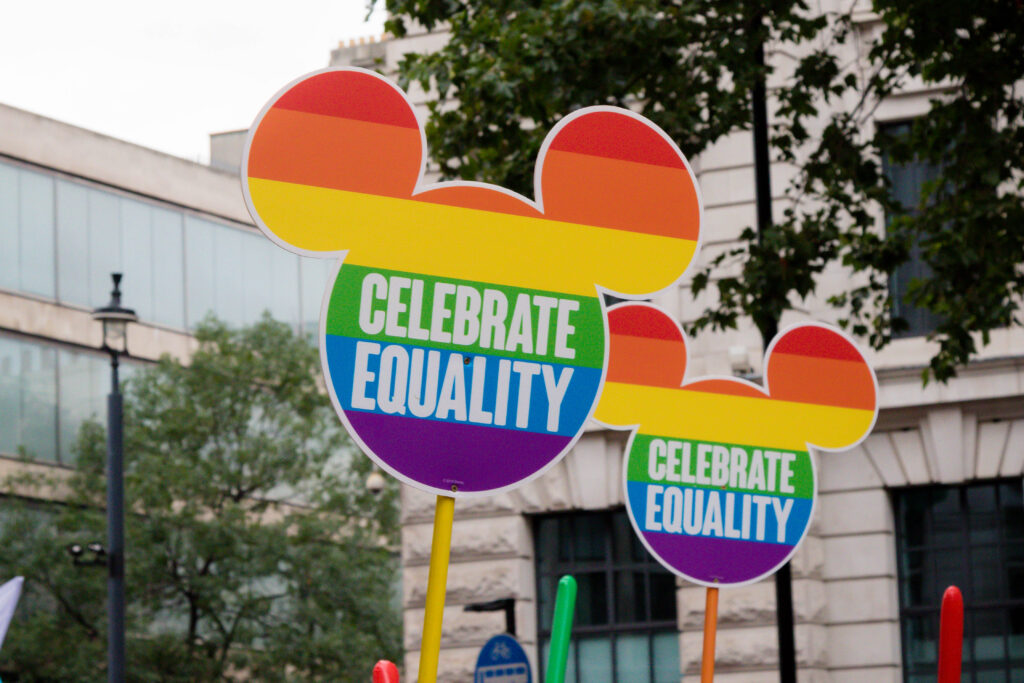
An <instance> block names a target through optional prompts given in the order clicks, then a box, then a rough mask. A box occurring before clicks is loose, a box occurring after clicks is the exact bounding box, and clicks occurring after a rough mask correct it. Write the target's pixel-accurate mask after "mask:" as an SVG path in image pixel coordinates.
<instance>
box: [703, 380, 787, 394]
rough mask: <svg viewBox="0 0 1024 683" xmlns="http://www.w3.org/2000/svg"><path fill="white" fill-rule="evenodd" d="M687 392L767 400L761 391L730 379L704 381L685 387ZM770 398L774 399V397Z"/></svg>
mask: <svg viewBox="0 0 1024 683" xmlns="http://www.w3.org/2000/svg"><path fill="white" fill-rule="evenodd" d="M685 388H686V390H687V391H703V392H706V393H709V394H725V395H728V396H746V397H748V398H768V396H766V395H765V393H764V392H763V391H761V390H760V389H758V388H757V387H752V386H750V385H749V384H746V383H745V382H737V381H735V380H731V379H705V380H700V381H698V382H693V383H692V384H687V385H686V387H685ZM772 398H776V397H775V396H774V395H773V396H772Z"/></svg>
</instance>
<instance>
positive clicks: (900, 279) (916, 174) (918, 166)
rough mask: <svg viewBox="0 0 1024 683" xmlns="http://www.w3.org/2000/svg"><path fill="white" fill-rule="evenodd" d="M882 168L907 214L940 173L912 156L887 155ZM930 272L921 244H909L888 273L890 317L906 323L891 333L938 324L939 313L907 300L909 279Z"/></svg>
mask: <svg viewBox="0 0 1024 683" xmlns="http://www.w3.org/2000/svg"><path fill="white" fill-rule="evenodd" d="M879 128H880V130H881V132H882V133H884V134H885V135H887V136H888V137H891V138H900V137H904V136H906V135H909V133H910V123H908V122H904V123H890V124H885V125H882V126H879ZM882 171H883V172H884V173H885V177H886V178H888V180H889V183H890V184H891V186H892V194H893V199H895V200H896V201H897V202H898V203H899V204H900V206H902V207H903V211H904V212H906V213H907V214H910V215H913V214H915V213H917V207H918V204H920V202H921V191H922V188H923V187H924V184H925V183H926V182H929V181H931V180H935V179H936V178H937V177H938V175H939V169H938V167H936V166H933V165H931V164H929V163H927V162H924V161H918V160H915V161H913V162H910V163H905V164H897V163H894V162H893V161H892V160H891V159H890V158H889V157H888V156H884V157H883V158H882ZM892 218H893V217H892V216H886V224H888V223H890V222H891V221H892ZM931 274H932V270H931V268H930V267H929V266H928V264H927V262H925V260H924V257H923V255H922V253H921V245H920V244H918V243H917V242H915V243H914V244H913V245H911V248H910V254H909V256H908V258H907V261H906V263H903V264H902V265H900V266H899V267H898V268H896V270H895V271H894V272H893V273H892V274H891V275H890V276H889V294H890V296H891V297H892V302H893V311H892V313H893V317H894V318H902V319H903V320H905V321H906V323H907V329H905V330H899V331H898V332H894V333H893V336H894V337H896V338H901V337H920V336H923V335H926V334H928V333H929V332H931V331H932V330H934V329H935V328H936V326H937V325H938V323H939V320H940V319H939V316H937V315H935V314H934V313H932V312H931V311H929V310H927V309H925V308H919V307H917V306H913V305H911V304H909V303H907V301H906V296H907V292H908V291H909V289H910V283H911V282H913V281H914V280H919V279H922V278H927V277H930V276H931Z"/></svg>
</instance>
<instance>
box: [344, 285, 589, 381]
mask: <svg viewBox="0 0 1024 683" xmlns="http://www.w3.org/2000/svg"><path fill="white" fill-rule="evenodd" d="M370 274H378V275H379V276H382V277H383V280H384V281H386V283H387V284H386V285H384V287H386V288H388V289H391V288H392V287H393V286H394V283H399V284H400V285H401V286H400V287H399V288H397V289H395V290H394V291H396V292H398V296H397V298H395V300H394V301H390V300H389V299H388V298H384V299H381V298H379V295H380V294H383V293H384V291H383V289H382V288H379V287H377V288H374V289H372V290H371V289H368V290H367V293H368V294H367V301H368V303H369V310H368V311H365V312H364V318H365V319H370V318H371V317H372V319H373V320H375V321H384V320H385V319H386V315H387V312H388V307H389V305H391V307H392V312H393V313H394V315H393V320H392V321H391V323H392V325H398V326H399V328H400V329H403V330H405V333H404V334H400V335H389V334H388V328H387V327H385V328H384V329H382V330H380V331H379V332H376V331H375V333H374V334H368V333H367V331H366V330H364V329H363V328H362V327H361V326H360V310H359V309H360V305H361V303H362V301H363V298H364V297H363V284H364V280H365V278H366V277H367V276H368V275H370ZM392 278H404V279H399V280H393V279H392ZM377 281H378V282H383V281H382V280H380V278H378V279H377ZM439 283H442V284H445V285H452V287H448V288H447V290H445V289H444V288H442V290H441V292H442V294H443V296H440V295H439V296H437V297H435V287H436V286H437V285H438V284H439ZM459 287H469V288H472V290H473V292H475V294H476V296H474V297H473V301H470V300H469V299H468V298H466V299H463V298H461V294H460V293H458V288H459ZM453 290H455V291H453ZM462 291H463V292H464V293H468V294H472V292H468V291H467V290H462ZM387 294H391V292H387ZM521 296H525V297H526V299H525V301H524V303H525V304H528V306H529V311H530V316H529V319H528V321H527V320H526V319H525V316H524V320H522V321H521V322H522V325H521V326H519V325H514V324H513V320H512V319H513V317H514V311H515V310H516V303H517V302H518V301H519V300H520V297H521ZM417 298H418V299H419V300H420V302H419V305H415V299H417ZM435 298H440V299H442V300H443V306H440V307H439V311H440V312H442V315H440V316H438V319H437V321H436V322H437V323H439V324H435V320H434V313H435V311H434V300H435ZM460 301H464V302H467V304H466V305H469V306H478V307H480V308H482V309H483V311H482V313H481V312H478V313H477V314H476V315H466V316H463V317H464V318H465V320H463V321H462V325H461V329H462V330H463V331H465V330H470V331H472V330H473V328H474V327H475V328H476V329H477V330H480V329H483V330H485V331H486V337H487V344H486V345H482V344H481V343H480V340H481V335H480V333H479V332H477V334H476V335H475V339H474V342H473V343H471V344H456V343H454V342H445V341H439V340H437V339H419V338H416V337H415V336H413V335H412V334H411V332H410V330H411V329H412V327H417V328H418V329H420V330H425V331H429V332H430V333H431V336H435V335H434V334H433V333H434V332H435V331H436V330H434V329H432V328H433V327H437V328H438V329H439V330H440V331H441V332H442V333H444V334H446V335H449V336H451V335H453V333H454V328H455V325H456V318H457V317H458V316H457V313H456V309H457V308H458V306H459V302H460ZM502 308H504V309H505V310H504V315H501V313H502ZM410 309H415V311H413V310H410ZM524 310H525V309H524ZM444 312H447V315H444ZM488 314H489V316H488ZM417 317H418V320H417ZM488 317H489V318H490V322H488ZM560 318H562V319H563V322H567V323H568V326H571V328H572V329H570V328H569V327H567V326H566V325H565V324H563V325H559V319H560ZM520 327H521V331H523V332H526V333H528V334H526V335H524V336H528V337H529V339H530V342H529V344H530V350H531V351H532V353H531V352H526V351H524V346H523V345H522V344H515V345H514V346H510V345H509V343H510V337H511V335H512V332H513V328H517V329H518V328H520ZM526 328H529V329H528V330H527V329H526ZM327 334H333V335H339V336H344V337H353V338H356V339H370V340H375V341H382V342H387V341H397V342H403V343H411V344H415V345H417V346H421V347H426V348H435V349H448V350H453V351H461V352H464V353H467V354H474V353H480V354H487V355H490V356H501V357H504V358H522V359H528V360H533V361H546V362H549V363H562V364H570V365H575V366H580V367H589V368H600V367H601V366H602V364H603V363H604V320H603V318H602V315H601V303H600V300H599V299H598V298H597V297H596V296H594V297H580V296H572V295H568V294H560V293H557V292H544V291H541V290H537V289H523V288H518V287H507V286H502V285H491V284H487V283H480V282H471V281H468V280H456V279H450V278H438V277H433V276H429V275H419V274H417V273H404V272H400V271H395V270H384V269H381V268H368V267H366V266H357V265H342V267H341V270H340V271H339V273H338V279H337V280H336V281H335V283H334V289H333V290H332V292H331V303H330V306H329V308H328V311H327ZM423 334H425V333H424V332H421V335H423ZM560 334H561V336H562V338H563V343H564V345H565V347H566V348H568V349H570V350H571V351H574V352H575V355H574V357H573V358H565V357H563V356H559V355H556V354H555V349H556V343H557V341H558V338H559V335H560ZM499 338H503V340H504V341H503V343H502V344H500V345H498V344H497V343H496V342H497V341H501V339H499ZM541 344H543V345H544V347H545V348H544V353H537V350H538V348H539V347H540V346H541ZM496 347H497V348H496Z"/></svg>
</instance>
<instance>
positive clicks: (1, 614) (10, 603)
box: [0, 576, 25, 645]
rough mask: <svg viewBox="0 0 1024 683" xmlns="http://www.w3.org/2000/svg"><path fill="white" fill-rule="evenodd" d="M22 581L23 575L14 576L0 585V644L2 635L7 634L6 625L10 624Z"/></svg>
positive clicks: (2, 638) (1, 643)
mask: <svg viewBox="0 0 1024 683" xmlns="http://www.w3.org/2000/svg"><path fill="white" fill-rule="evenodd" d="M24 582H25V579H24V578H23V577H21V576H16V577H14V578H13V579H11V580H10V581H8V582H7V583H5V584H4V585H2V586H0V645H3V643H4V637H6V636H7V627H8V626H10V625H11V617H13V616H14V608H15V607H17V606H18V598H20V597H21V584H23V583H24Z"/></svg>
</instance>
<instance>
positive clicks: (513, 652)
mask: <svg viewBox="0 0 1024 683" xmlns="http://www.w3.org/2000/svg"><path fill="white" fill-rule="evenodd" d="M473 681H474V683H533V677H532V676H531V675H530V660H528V659H527V658H526V651H524V650H523V646H522V645H520V644H519V641H517V640H516V639H515V638H513V637H512V636H510V635H507V634H504V633H503V634H501V635H500V636H494V637H493V638H491V639H490V640H488V641H487V643H486V644H485V645H484V646H483V648H482V649H481V650H480V656H479V657H477V658H476V672H475V673H474V675H473Z"/></svg>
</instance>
